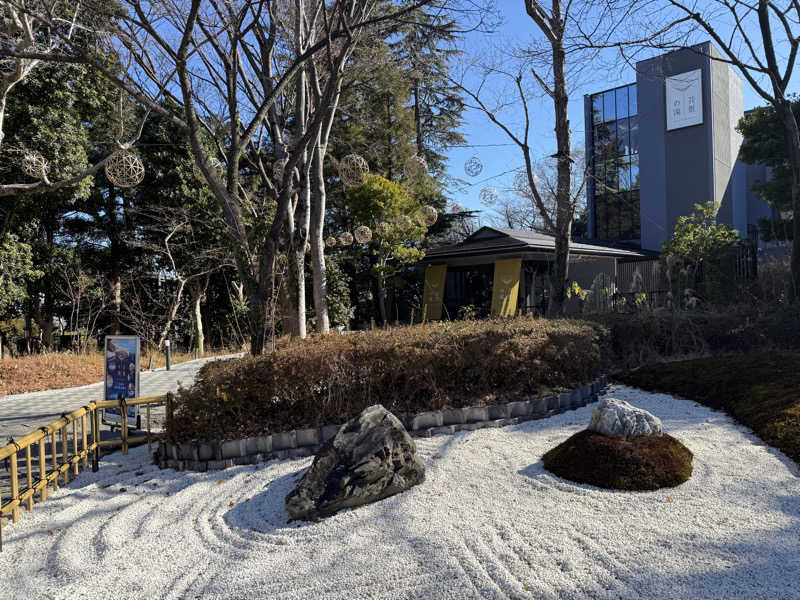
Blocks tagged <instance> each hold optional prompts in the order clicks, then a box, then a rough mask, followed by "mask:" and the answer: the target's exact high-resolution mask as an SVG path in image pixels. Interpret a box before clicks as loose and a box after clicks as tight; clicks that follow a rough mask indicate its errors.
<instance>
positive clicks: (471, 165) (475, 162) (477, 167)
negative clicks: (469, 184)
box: [464, 156, 483, 177]
mask: <svg viewBox="0 0 800 600" xmlns="http://www.w3.org/2000/svg"><path fill="white" fill-rule="evenodd" d="M481 171H483V163H482V162H481V159H480V158H478V157H477V156H473V157H472V158H470V159H469V160H468V161H467V162H465V163H464V172H465V173H466V174H467V175H469V176H470V177H477V176H478V175H480V174H481Z"/></svg>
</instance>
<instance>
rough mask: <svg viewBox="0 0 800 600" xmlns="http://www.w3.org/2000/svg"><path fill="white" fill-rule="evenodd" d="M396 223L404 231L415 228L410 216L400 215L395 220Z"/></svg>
mask: <svg viewBox="0 0 800 600" xmlns="http://www.w3.org/2000/svg"><path fill="white" fill-rule="evenodd" d="M395 223H396V224H397V226H398V227H399V228H400V229H402V230H403V231H406V230H408V229H411V228H412V227H413V226H414V221H412V220H411V217H409V216H408V215H400V216H399V217H397V219H396V220H395Z"/></svg>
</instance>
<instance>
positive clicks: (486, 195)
mask: <svg viewBox="0 0 800 600" xmlns="http://www.w3.org/2000/svg"><path fill="white" fill-rule="evenodd" d="M478 198H479V199H480V201H481V204H483V205H484V206H492V205H494V204H497V201H498V200H500V192H498V191H497V189H496V188H493V187H491V186H490V187H485V188H483V189H482V190H481V191H480V193H479V194H478Z"/></svg>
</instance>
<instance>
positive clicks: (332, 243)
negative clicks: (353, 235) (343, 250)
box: [325, 236, 336, 248]
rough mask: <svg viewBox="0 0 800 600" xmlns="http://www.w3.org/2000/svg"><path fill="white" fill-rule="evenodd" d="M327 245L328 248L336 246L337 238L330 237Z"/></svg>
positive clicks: (326, 241)
mask: <svg viewBox="0 0 800 600" xmlns="http://www.w3.org/2000/svg"><path fill="white" fill-rule="evenodd" d="M325 245H326V246H327V247H328V248H333V247H334V246H335V245H336V238H335V237H333V236H330V237H328V239H326V240H325Z"/></svg>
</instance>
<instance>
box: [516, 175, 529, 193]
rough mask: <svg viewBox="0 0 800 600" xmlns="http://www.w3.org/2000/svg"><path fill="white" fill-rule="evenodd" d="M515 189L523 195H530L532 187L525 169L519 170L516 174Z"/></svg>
mask: <svg viewBox="0 0 800 600" xmlns="http://www.w3.org/2000/svg"><path fill="white" fill-rule="evenodd" d="M514 191H516V192H517V193H518V194H522V195H523V196H529V195H530V193H531V187H530V185H529V184H528V174H527V173H526V172H525V171H519V172H517V174H516V175H514Z"/></svg>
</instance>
